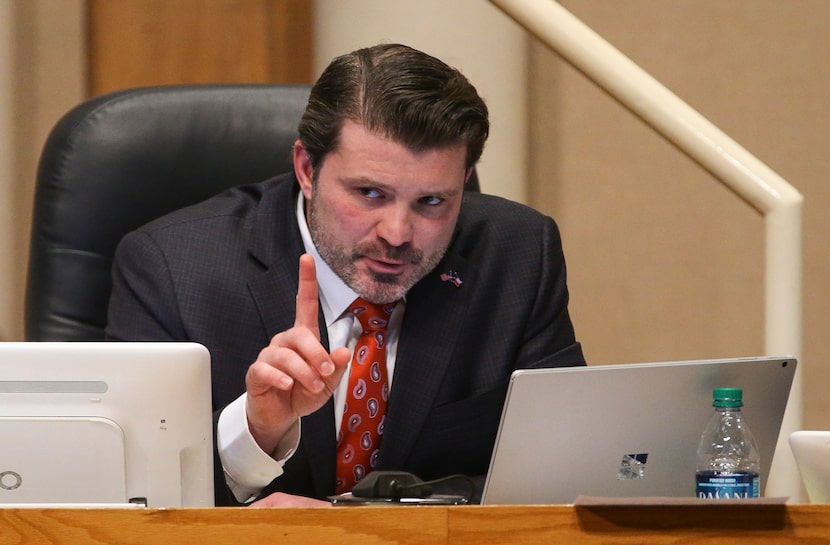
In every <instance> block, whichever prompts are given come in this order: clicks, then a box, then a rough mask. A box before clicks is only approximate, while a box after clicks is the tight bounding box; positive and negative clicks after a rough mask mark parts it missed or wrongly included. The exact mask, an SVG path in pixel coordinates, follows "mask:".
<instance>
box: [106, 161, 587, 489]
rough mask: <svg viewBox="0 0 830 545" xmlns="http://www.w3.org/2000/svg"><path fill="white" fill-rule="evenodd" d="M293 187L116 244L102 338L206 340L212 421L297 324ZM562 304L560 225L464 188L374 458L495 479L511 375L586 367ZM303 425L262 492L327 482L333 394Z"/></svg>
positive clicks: (228, 195)
mask: <svg viewBox="0 0 830 545" xmlns="http://www.w3.org/2000/svg"><path fill="white" fill-rule="evenodd" d="M297 191H298V186H297V183H296V180H295V179H294V176H293V174H287V175H283V176H280V177H278V178H274V179H271V180H268V181H266V182H263V183H260V184H257V185H253V186H246V187H240V188H235V189H232V190H230V191H228V192H225V193H223V194H221V195H219V196H217V197H214V198H212V199H210V200H208V201H206V202H204V203H201V204H198V205H195V206H191V207H189V208H186V209H183V210H180V211H178V212H175V213H173V214H171V215H169V216H166V217H164V218H161V219H159V220H156V221H154V222H152V223H150V224H148V225H147V226H145V227H142V228H141V229H139V230H137V231H135V232H133V233H131V234H129V235H128V236H127V237H125V238H124V240H123V241H122V242H121V244H120V245H119V247H118V251H117V254H116V262H115V268H114V273H113V281H114V288H113V293H112V297H111V301H110V311H109V324H108V326H107V333H108V335H109V337H111V338H114V339H121V340H188V341H195V342H199V343H202V344H204V345H205V346H206V347H207V348H208V349H209V350H210V353H211V359H212V373H213V374H212V382H213V405H214V409H215V410H216V414H217V415H218V412H219V411H221V409H222V408H224V407H225V406H226V405H227V404H228V403H230V402H231V401H233V400H234V399H235V398H236V397H238V396H239V395H240V394H241V393H242V392H244V390H245V383H244V378H245V372H246V370H247V368H248V366H249V365H250V364H251V363H252V362H253V361H254V360H255V359H256V356H257V354H258V353H259V351H260V350H261V349H262V348H263V347H265V346H266V345H267V344H268V342H269V340H270V338H271V337H272V336H273V335H275V334H276V333H278V332H280V331H283V330H285V329H288V328H290V327H291V326H292V325H293V323H294V300H295V296H296V293H297V268H298V259H299V256H300V254H301V253H302V252H303V245H302V241H301V238H300V234H299V230H298V228H297V221H296V215H295V205H296V197H297ZM452 274H455V275H456V276H457V278H458V279H459V280H460V283H459V282H454V281H453V280H452V279H451V278H449V276H451V275H452ZM448 275H449V276H448ZM567 305H568V291H567V287H566V281H565V263H564V258H563V255H562V247H561V241H560V238H559V232H558V230H557V227H556V225H555V224H554V222H553V220H552V219H550V218H549V217H546V216H543V215H542V214H539V213H538V212H536V211H534V210H532V209H530V208H527V207H525V206H522V205H519V204H516V203H512V202H509V201H506V200H504V199H500V198H498V197H493V196H487V195H480V194H477V193H467V194H466V195H465V197H464V203H463V205H462V209H461V215H460V218H459V221H458V226H457V228H456V231H455V234H454V236H453V239H452V242H451V244H450V247H449V250H448V251H447V254H446V256H445V257H444V259H443V261H442V262H441V263H440V264H439V266H438V267H437V268H436V269H435V270H434V271H433V272H432V273H430V274H429V275H427V276H426V277H425V278H423V279H422V280H421V281H420V282H419V283H418V284H417V285H415V286H414V287H413V288H412V290H411V291H410V292H409V294H408V295H407V304H406V312H405V315H404V321H403V324H402V329H401V335H400V340H399V344H398V353H397V360H396V364H395V380H394V384H393V388H392V391H391V393H390V399H389V404H388V408H387V420H386V429H385V434H384V437H383V443H382V445H381V451H380V457H379V461H378V463H379V468H380V469H395V470H402V471H409V472H412V473H414V474H415V475H417V476H419V477H421V478H422V479H425V480H427V479H434V478H438V477H442V476H446V475H450V474H456V473H462V474H466V475H471V476H478V475H483V474H484V473H486V471H487V467H488V464H489V461H490V454H491V451H492V447H493V442H494V440H495V435H496V430H497V427H498V422H499V418H500V414H501V409H502V404H503V402H504V396H505V393H506V386H507V381H508V378H509V376H510V373H511V372H512V371H513V370H514V369H518V368H527V367H557V366H570V365H584V363H585V362H584V358H583V355H582V350H581V347H580V345H579V343H577V342H576V340H575V337H574V331H573V327H572V325H571V320H570V317H569V315H568V309H567ZM321 320H322V313H321ZM321 331H323V332H324V333H325V327H324V324H323V322H322V321H321ZM323 342H324V344H327V342H328V340H327V339H323ZM563 416H564V415H552V417H563ZM302 430H303V434H302V439H301V443H300V448H299V450H298V452H297V453H296V454H295V455H294V456H293V457H292V458H291V459H290V460H289V461H288V463H287V464H286V466H285V473H284V474H283V475H282V476H281V477H279V478H277V479H275V481H274V482H273V483H272V484H271V485H270V486H269V487H268V489H267V490H266V493H270V492H273V491H277V490H281V491H284V492H289V493H294V494H300V495H305V496H312V497H318V498H324V497H325V496H327V495H330V494H332V493H333V492H334V481H335V477H334V473H335V461H334V452H335V429H334V413H333V404H332V402H331V400H330V401H329V402H328V403H327V404H326V405H325V406H324V407H323V408H321V409H320V410H319V411H317V412H315V413H314V414H312V415H310V416H308V417H306V418H305V419H304V420H303V428H302ZM216 483H217V494H216V496H217V504H219V505H221V504H229V503H233V501H232V496H231V495H230V494H229V492H228V490H227V487H226V486H225V484H224V479H223V477H222V472H221V468H220V467H218V464H217V472H216Z"/></svg>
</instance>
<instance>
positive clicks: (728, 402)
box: [712, 388, 744, 407]
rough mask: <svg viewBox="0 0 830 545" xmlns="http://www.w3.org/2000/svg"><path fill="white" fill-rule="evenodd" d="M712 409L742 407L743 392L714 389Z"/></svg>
mask: <svg viewBox="0 0 830 545" xmlns="http://www.w3.org/2000/svg"><path fill="white" fill-rule="evenodd" d="M713 396H714V399H715V401H714V402H713V403H712V406H713V407H743V406H744V402H743V390H741V389H740V388H715V390H714V393H713Z"/></svg>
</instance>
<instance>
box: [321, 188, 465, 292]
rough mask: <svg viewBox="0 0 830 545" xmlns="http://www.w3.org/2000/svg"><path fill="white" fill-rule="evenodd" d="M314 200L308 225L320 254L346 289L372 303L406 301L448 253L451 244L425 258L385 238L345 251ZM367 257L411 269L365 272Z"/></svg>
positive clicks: (409, 248) (412, 249) (422, 253)
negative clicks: (362, 267)
mask: <svg viewBox="0 0 830 545" xmlns="http://www.w3.org/2000/svg"><path fill="white" fill-rule="evenodd" d="M314 201H315V199H313V198H312V200H311V202H310V203H309V207H308V209H309V214H308V224H309V232H310V233H311V239H312V240H313V241H314V245H315V246H316V248H317V252H318V253H319V254H320V257H322V258H323V261H325V262H326V263H327V264H328V266H329V267H331V269H332V270H333V271H334V273H335V274H337V276H339V277H340V278H341V279H342V280H343V282H345V284H346V285H347V286H349V287H350V288H351V289H352V290H354V291H355V292H356V293H357V294H358V295H360V296H361V297H363V298H364V299H366V300H367V301H369V302H371V303H375V304H383V303H391V302H394V301H398V300H400V299H401V298H403V296H404V295H406V293H407V292H408V291H409V290H410V289H411V288H412V286H414V285H415V284H416V283H417V282H418V281H419V280H421V279H422V278H423V277H424V276H426V275H427V274H429V272H430V271H432V270H433V269H434V268H435V267H437V266H438V263H440V261H441V259H443V257H444V254H445V253H446V251H447V246H448V244H449V243H446V244H444V245H443V247H441V248H439V249H437V250H435V251H434V252H432V253H430V254H429V255H425V254H424V252H423V251H422V250H419V249H417V248H413V247H412V245H411V244H408V243H407V244H405V245H402V246H391V245H390V244H388V243H387V242H386V241H384V240H382V239H377V240H374V241H369V242H362V243H358V244H356V245H355V246H354V247H353V248H352V249H351V250H350V249H347V248H344V247H343V246H342V245H341V244H340V243H339V241H338V240H337V237H336V236H334V235H333V234H332V233H331V232H329V231H327V230H326V229H325V228H324V227H323V223H324V222H322V221H320V219H321V218H320V211H319V209H318V207H317V206H315V202H314ZM366 257H368V258H370V259H378V260H390V261H395V262H400V263H406V264H409V265H411V268H409V269H407V270H406V271H405V272H403V273H401V274H385V273H378V272H375V271H372V270H371V269H365V273H362V272H361V270H360V269H358V266H357V263H358V262H359V261H360V260H361V259H363V258H366Z"/></svg>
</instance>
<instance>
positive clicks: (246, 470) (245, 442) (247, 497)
mask: <svg viewBox="0 0 830 545" xmlns="http://www.w3.org/2000/svg"><path fill="white" fill-rule="evenodd" d="M246 408H247V395H246V394H242V395H241V396H239V397H238V398H236V399H235V400H234V401H233V402H232V403H231V404H230V405H228V406H227V407H225V408H224V409H223V410H222V413H221V414H220V415H219V423H218V425H217V430H216V446H217V450H218V451H219V459H220V460H221V461H222V470H223V471H224V473H225V482H226V483H227V484H228V487H229V488H230V490H231V492H233V495H234V497H235V498H236V500H237V501H239V502H242V503H247V502H250V501H252V500H254V499H255V498H256V497H257V496H258V495H259V493H260V492H262V489H263V488H265V487H266V486H268V484H269V483H270V482H271V481H273V480H274V479H276V478H277V477H279V476H280V475H282V473H283V466H284V465H285V462H286V461H287V460H288V459H289V458H291V456H292V455H293V454H294V452H295V451H296V450H297V447H298V445H299V442H300V424H299V421H297V423H296V424H295V425H294V426H293V427H292V428H291V430H289V432H288V433H287V434H286V435H285V436H284V437H283V438H282V440H281V441H280V444H279V445H277V448H276V450H275V451H274V453H273V456H272V455H269V454H268V453H266V452H265V451H263V450H262V449H261V448H259V445H257V443H256V441H255V440H254V437H253V435H251V431H250V430H249V429H248V416H247V413H246Z"/></svg>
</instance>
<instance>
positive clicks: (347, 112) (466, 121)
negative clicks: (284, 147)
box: [299, 44, 490, 172]
mask: <svg viewBox="0 0 830 545" xmlns="http://www.w3.org/2000/svg"><path fill="white" fill-rule="evenodd" d="M487 116H488V113H487V106H486V105H485V104H484V101H483V100H482V99H481V97H479V96H478V93H477V92H476V89H475V87H473V86H472V84H470V82H469V81H467V78H465V77H464V75H463V74H461V72H459V71H458V70H456V69H455V68H452V67H450V66H448V65H446V64H445V63H444V62H442V61H440V60H438V59H436V58H435V57H432V56H430V55H427V54H426V53H423V52H421V51H418V50H416V49H412V48H411V47H407V46H404V45H399V44H382V45H377V46H374V47H370V48H365V49H359V50H357V51H354V52H352V53H349V54H347V55H342V56H340V57H337V58H336V59H334V60H333V61H332V62H331V64H329V66H328V67H327V68H326V70H325V71H324V72H323V74H322V75H321V76H320V78H319V79H318V80H317V83H315V84H314V86H313V87H312V89H311V96H310V97H309V101H308V106H307V107H306V110H305V113H304V114H303V117H302V120H301V121H300V125H299V134H300V141H301V142H302V143H303V146H304V147H305V149H306V151H307V152H308V154H309V156H310V158H311V162H312V166H313V168H314V171H315V172H317V171H318V170H319V167H320V165H321V164H322V161H323V159H324V158H325V156H326V154H328V153H330V152H332V151H334V150H336V149H337V146H338V139H339V136H340V130H341V128H342V127H343V123H344V121H345V120H347V119H348V120H350V121H354V122H357V123H360V124H361V125H363V126H364V127H365V128H366V129H367V130H369V131H370V132H372V133H374V134H377V135H381V136H384V137H387V138H391V139H393V140H396V141H398V142H400V143H402V144H404V145H405V146H406V147H408V148H410V149H412V150H415V151H423V150H429V149H440V148H445V147H451V146H455V145H458V144H464V145H466V147H467V156H466V167H467V168H470V167H472V166H474V165H475V164H476V162H478V160H479V158H480V157H481V153H482V151H483V149H484V142H485V141H486V140H487V136H488V133H489V129H490V122H489V121H488V117H487Z"/></svg>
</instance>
